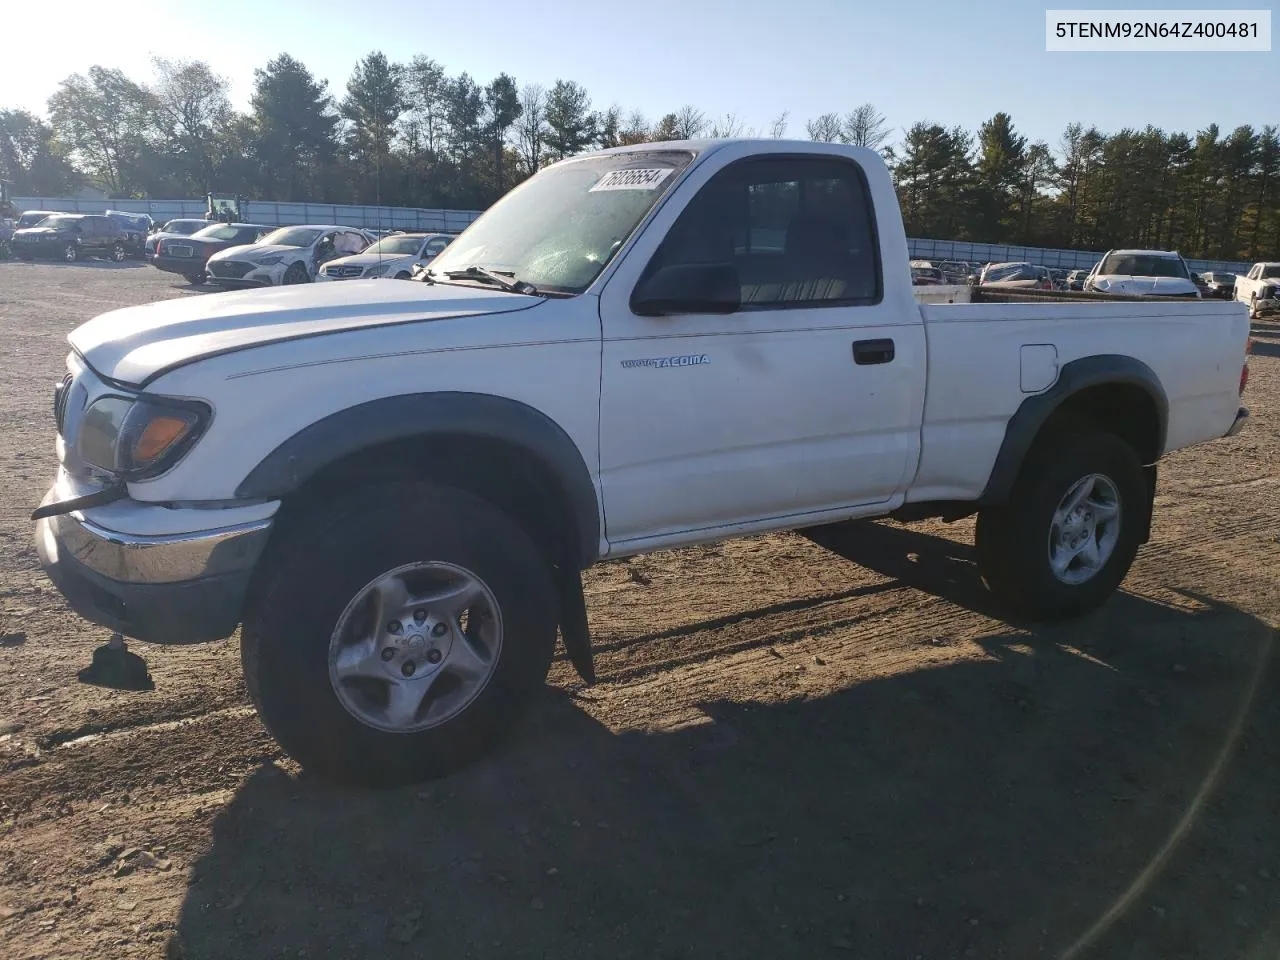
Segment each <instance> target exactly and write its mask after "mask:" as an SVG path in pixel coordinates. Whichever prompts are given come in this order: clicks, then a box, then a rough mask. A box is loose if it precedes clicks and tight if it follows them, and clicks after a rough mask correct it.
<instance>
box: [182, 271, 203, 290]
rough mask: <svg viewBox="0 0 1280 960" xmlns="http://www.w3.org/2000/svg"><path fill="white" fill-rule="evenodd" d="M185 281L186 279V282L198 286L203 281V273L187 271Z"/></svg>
mask: <svg viewBox="0 0 1280 960" xmlns="http://www.w3.org/2000/svg"><path fill="white" fill-rule="evenodd" d="M186 281H187V283H189V284H191V285H192V286H193V287H198V286H200V285H201V284H202V283H204V274H203V273H188V274H187V275H186Z"/></svg>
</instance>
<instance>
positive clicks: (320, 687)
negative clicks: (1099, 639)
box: [33, 140, 1249, 782]
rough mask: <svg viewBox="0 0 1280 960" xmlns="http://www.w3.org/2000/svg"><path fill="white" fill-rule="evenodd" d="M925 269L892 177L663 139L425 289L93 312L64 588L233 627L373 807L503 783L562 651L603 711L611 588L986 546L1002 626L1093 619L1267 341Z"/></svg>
mask: <svg viewBox="0 0 1280 960" xmlns="http://www.w3.org/2000/svg"><path fill="white" fill-rule="evenodd" d="M908 260H909V257H908V253H907V242H906V237H905V235H904V233H903V226H902V220H901V217H900V215H899V210H898V202H897V199H896V197H895V194H894V189H893V184H892V182H891V180H890V176H889V172H888V170H887V169H886V168H885V165H884V163H883V162H882V160H881V159H880V157H879V156H878V155H877V154H876V153H874V152H873V151H870V150H864V149H860V148H856V147H847V146H841V145H835V144H826V143H807V142H806V143H791V142H782V141H773V140H770V141H751V140H739V141H715V142H677V143H656V144H644V145H642V146H637V147H628V148H621V149H616V150H607V151H603V152H600V153H594V154H589V155H585V156H580V157H575V158H572V159H569V160H565V161H562V162H560V163H557V164H555V165H553V166H551V167H548V168H546V169H544V170H542V171H541V172H540V173H538V174H537V175H536V176H534V177H533V178H531V179H530V180H528V181H526V182H525V183H523V184H522V185H520V186H519V187H517V188H516V189H514V190H513V191H511V192H510V193H509V194H507V195H506V196H505V197H503V198H502V199H501V200H500V201H499V202H498V203H496V204H495V205H494V206H493V207H492V208H491V209H489V210H488V211H487V212H486V213H485V214H484V215H483V216H482V217H481V218H480V219H479V220H477V221H476V222H475V223H474V224H473V225H472V226H471V227H470V228H468V229H467V230H466V231H465V232H464V233H463V234H462V235H461V236H459V237H458V239H456V240H455V241H454V242H453V244H452V245H450V246H449V248H448V249H446V250H445V251H444V252H443V253H442V254H440V256H439V257H438V258H437V259H436V260H435V262H434V263H433V264H432V265H431V269H430V270H429V271H428V273H427V274H426V275H425V277H424V279H425V282H422V283H418V282H408V283H378V282H375V281H372V280H367V281H366V280H355V281H351V282H347V283H332V284H318V285H314V286H313V285H307V286H303V287H296V288H279V289H269V290H261V291H253V292H242V293H221V294H215V295H209V296H203V297H191V298H185V299H181V300H170V301H166V302H161V303H153V304H148V305H145V306H138V307H130V308H126V309H122V310H116V311H113V312H111V313H107V314H104V315H102V316H100V317H98V318H96V319H94V320H92V321H90V322H88V323H86V324H84V325H83V326H81V327H79V328H78V329H76V330H75V331H73V332H72V333H71V334H70V337H69V340H70V343H71V347H72V351H71V354H70V356H69V358H68V365H67V374H66V377H65V379H64V380H63V381H62V383H61V384H60V385H59V386H58V387H57V390H56V392H55V399H54V414H55V418H56V422H57V430H58V438H57V444H56V445H57V454H58V459H59V467H58V473H57V478H56V481H55V483H54V485H53V487H52V489H51V490H50V491H49V494H48V496H47V497H46V498H45V501H44V502H43V504H42V505H41V506H40V508H39V509H38V510H36V512H35V515H34V517H33V519H35V520H36V521H37V524H36V541H37V545H38V550H39V554H40V557H41V559H42V562H43V565H44V568H45V570H46V571H47V573H48V575H49V576H50V578H51V579H52V580H53V581H54V582H55V583H56V584H57V585H58V587H59V588H60V589H61V591H62V592H63V594H64V595H65V596H66V598H67V599H68V601H69V602H70V604H71V606H72V608H73V609H74V610H75V611H77V612H79V613H80V614H81V615H83V616H84V617H86V618H87V619H89V620H91V621H93V622H95V623H98V624H102V625H104V626H107V627H109V628H111V629H113V630H116V631H119V632H121V633H123V634H125V635H127V636H131V637H136V638H140V639H143V640H147V641H154V642H159V643H189V642H196V641H203V640H210V639H214V638H222V637H227V636H229V635H230V634H232V633H233V631H234V630H235V629H236V627H237V625H242V632H241V649H242V658H243V665H244V670H245V674H246V680H247V684H248V688H249V691H250V694H251V695H252V697H253V699H254V702H255V703H256V705H257V707H258V709H259V712H260V714H261V716H262V718H263V721H264V722H265V723H266V725H267V727H268V728H269V729H270V730H271V731H272V733H273V735H274V736H275V737H276V738H277V739H278V741H279V742H280V743H281V745H282V746H283V747H284V748H285V749H286V750H287V751H288V752H289V753H290V754H291V755H293V756H294V757H295V758H297V759H298V760H299V761H300V762H301V763H303V764H304V765H305V766H306V767H308V768H310V769H312V770H314V771H317V772H319V773H321V774H322V775H327V776H331V777H335V778H342V779H348V780H358V781H366V782H404V781H411V780H414V779H419V778H422V777H427V776H433V775H438V774H440V773H442V772H444V771H446V770H449V769H451V768H453V767H455V766H457V765H458V764H460V763H463V762H466V761H467V760H469V759H470V758H472V757H475V756H476V755H477V754H478V753H480V752H481V751H483V750H484V749H485V748H486V746H487V745H488V744H490V743H491V742H492V741H493V739H494V738H495V737H496V736H498V735H500V734H502V733H503V732H504V731H505V730H507V729H509V728H510V727H511V726H512V725H514V724H516V723H517V721H518V717H519V711H520V709H521V707H522V706H523V705H524V704H525V703H527V702H528V700H529V699H530V697H531V695H532V694H533V693H534V692H535V691H536V690H537V689H538V688H539V687H540V686H541V684H542V683H543V681H544V679H545V677H546V673H547V670H548V668H549V664H550V662H551V658H552V653H553V648H554V647H555V644H556V635H557V629H558V630H559V632H560V635H561V637H562V639H563V641H564V644H565V648H566V650H567V653H568V655H569V657H570V659H571V660H572V661H573V663H574V665H575V666H576V667H577V668H578V670H579V672H580V673H582V674H583V676H584V678H586V679H587V680H588V681H590V680H591V679H592V678H593V669H592V660H591V647H590V639H589V636H588V633H587V621H586V611H585V605H584V601H583V592H582V580H581V571H582V570H584V569H586V568H587V567H590V566H591V565H592V564H594V563H596V562H597V561H600V560H602V559H605V558H615V557H622V556H626V555H629V554H637V553H643V552H646V551H652V550H662V549H667V548H671V547H680V546H685V545H688V544H695V543H701V542H707V541H715V540H720V539H724V538H727V537H734V536H742V535H747V534H754V533H760V532H763V531H770V530H785V529H791V528H800V527H812V526H817V525H821V524H830V523H835V522H839V521H845V520H850V519H853V518H866V517H885V516H890V517H894V518H897V519H908V520H909V519H913V518H921V517H926V516H941V517H943V518H948V519H952V518H960V517H963V516H968V515H972V514H975V513H976V514H977V517H978V523H977V557H978V562H979V566H980V572H981V574H982V576H983V577H984V578H985V581H986V583H987V584H988V585H989V587H990V589H991V590H992V591H993V592H994V593H995V594H996V595H998V596H999V597H1000V598H1001V599H1002V600H1003V601H1004V602H1006V603H1007V604H1008V606H1009V607H1011V608H1015V609H1016V610H1017V611H1019V612H1020V613H1021V614H1022V615H1024V616H1029V617H1034V618H1052V617H1063V616H1069V615H1073V614H1078V613H1081V612H1082V611H1086V610H1089V609H1091V608H1094V607H1096V606H1098V605H1099V604H1100V603H1102V602H1103V601H1104V600H1105V599H1106V598H1107V597H1108V596H1109V595H1110V594H1111V593H1112V592H1113V591H1115V590H1116V588H1117V586H1118V585H1119V584H1120V582H1121V580H1122V579H1123V578H1124V576H1125V574H1126V572H1127V571H1128V569H1129V566H1130V564H1131V563H1132V561H1133V559H1134V555H1135V553H1136V552H1137V550H1138V548H1139V545H1140V544H1141V543H1143V542H1144V541H1146V539H1147V538H1148V531H1149V526H1150V521H1151V516H1150V514H1151V506H1152V502H1153V491H1154V488H1155V479H1156V467H1155V464H1156V462H1157V461H1158V460H1159V459H1160V458H1161V457H1162V456H1163V455H1164V454H1166V453H1168V452H1169V451H1171V450H1176V449H1178V448H1180V447H1185V446H1187V445H1189V444H1196V443H1203V442H1205V441H1209V440H1213V439H1215V438H1218V437H1222V436H1224V435H1230V434H1233V433H1235V432H1236V431H1237V430H1239V429H1240V428H1241V427H1242V425H1243V424H1244V422H1245V418H1246V417H1247V416H1248V413H1247V411H1246V410H1245V409H1244V408H1243V407H1242V406H1241V405H1240V404H1241V395H1242V393H1243V391H1244V384H1245V380H1246V378H1247V366H1246V359H1247V341H1248V330H1249V325H1248V319H1247V317H1246V315H1245V314H1246V311H1245V309H1244V307H1243V306H1242V305H1241V304H1234V303H1226V302H1213V301H1207V300H1206V301H1197V300H1193V301H1184V302H1171V301H1164V300H1160V299H1146V300H1143V301H1132V302H1103V303H1098V302H1073V301H1071V300H1067V299H1064V300H1063V301H1061V302H1045V297H1046V296H1047V295H1045V294H1041V295H1040V296H1039V302H1033V303H1027V302H1018V301H1017V299H1016V298H1017V294H1016V292H1006V293H1005V294H1004V296H1005V297H1006V298H1007V299H1008V300H1010V302H1002V303H996V304H992V303H982V302H973V303H929V304H924V305H922V304H919V303H917V301H916V299H915V298H914V297H913V291H912V284H911V275H910V271H909V268H908ZM1060 296H1062V297H1064V298H1065V297H1068V296H1070V295H1066V294H1062V295H1060Z"/></svg>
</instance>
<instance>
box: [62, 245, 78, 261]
mask: <svg viewBox="0 0 1280 960" xmlns="http://www.w3.org/2000/svg"><path fill="white" fill-rule="evenodd" d="M62 259H63V260H65V261H66V262H67V263H75V262H76V261H77V260H79V259H80V248H79V247H77V246H76V245H75V244H74V243H68V244H67V245H66V246H65V247H63V248H62Z"/></svg>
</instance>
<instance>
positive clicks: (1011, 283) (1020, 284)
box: [978, 261, 1053, 290]
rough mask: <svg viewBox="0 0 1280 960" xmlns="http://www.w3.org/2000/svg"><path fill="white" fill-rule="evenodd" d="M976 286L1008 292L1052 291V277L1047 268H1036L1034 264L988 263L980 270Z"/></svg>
mask: <svg viewBox="0 0 1280 960" xmlns="http://www.w3.org/2000/svg"><path fill="white" fill-rule="evenodd" d="M978 284H979V285H980V286H983V287H1000V288H1008V289H1010V290H1052V289H1053V277H1051V276H1050V275H1049V268H1048V267H1038V266H1036V265H1035V264H1034V263H1026V262H1024V261H1018V262H1009V263H989V264H987V265H986V266H985V267H983V268H982V273H981V274H979V276H978Z"/></svg>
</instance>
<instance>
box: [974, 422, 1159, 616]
mask: <svg viewBox="0 0 1280 960" xmlns="http://www.w3.org/2000/svg"><path fill="white" fill-rule="evenodd" d="M1090 474H1099V475H1101V476H1103V477H1105V478H1107V479H1108V480H1110V482H1111V483H1112V485H1113V486H1114V488H1115V490H1116V492H1117V493H1118V495H1119V501H1120V513H1119V517H1118V521H1117V522H1118V525H1119V535H1118V538H1117V540H1116V542H1115V546H1114V548H1113V549H1112V552H1111V555H1110V556H1109V557H1108V558H1107V559H1106V561H1105V562H1103V563H1102V565H1101V567H1100V568H1099V569H1098V570H1097V571H1096V572H1095V573H1094V574H1093V575H1092V576H1091V577H1090V578H1089V579H1087V580H1085V581H1084V582H1082V583H1078V584H1069V583H1065V582H1063V581H1062V580H1061V579H1059V578H1058V577H1057V576H1056V575H1055V574H1054V572H1053V569H1052V567H1051V565H1050V562H1049V539H1050V535H1051V529H1052V526H1053V516H1054V513H1055V511H1056V510H1057V508H1058V506H1059V504H1060V503H1061V502H1062V500H1063V498H1064V497H1065V496H1066V494H1067V493H1068V491H1070V490H1071V489H1072V488H1073V487H1074V486H1075V484H1076V483H1077V482H1079V481H1080V480H1081V479H1083V478H1084V477H1087V476H1089V475H1090ZM1150 509H1151V505H1150V504H1149V503H1148V497H1147V487H1146V483H1145V478H1144V477H1143V472H1142V464H1141V463H1140V462H1139V460H1138V457H1137V455H1136V454H1135V453H1134V451H1133V448H1132V447H1130V446H1129V445H1128V444H1127V443H1125V442H1124V441H1123V440H1121V439H1120V438H1119V437H1117V436H1114V435H1113V434H1109V433H1101V432H1083V433H1082V432H1069V433H1055V434H1053V435H1050V436H1047V437H1046V438H1044V440H1043V441H1040V442H1038V443H1037V444H1036V446H1035V447H1034V448H1033V449H1032V451H1031V453H1030V454H1029V455H1028V457H1027V461H1026V463H1025V464H1024V465H1023V468H1022V472H1021V473H1020V474H1019V476H1018V480H1017V482H1016V483H1015V484H1014V488H1013V492H1012V494H1011V496H1010V498H1009V503H1008V505H1006V506H1003V507H995V508H987V509H985V510H982V511H980V512H979V514H978V523H977V534H976V544H975V546H976V553H977V560H978V572H979V573H980V574H981V575H982V579H983V580H984V581H985V582H986V584H987V588H988V589H989V590H990V591H991V592H992V594H993V595H995V596H996V597H997V598H998V599H999V600H1000V601H1001V602H1002V603H1003V604H1005V605H1006V606H1008V607H1010V608H1011V609H1013V610H1014V611H1016V612H1017V613H1019V614H1021V615H1023V616H1025V617H1027V618H1029V619H1032V620H1057V619H1063V618H1067V617H1074V616H1079V615H1081V614H1084V613H1087V612H1089V611H1091V610H1093V609H1096V608H1097V607H1099V606H1101V605H1102V604H1103V603H1104V602H1105V601H1106V600H1107V598H1108V597H1110V596H1111V594H1113V593H1114V592H1115V591H1116V589H1117V588H1118V587H1119V586H1120V583H1121V581H1123V580H1124V578H1125V576H1126V575H1127V574H1128V572H1129V567H1130V566H1132V564H1133V559H1134V557H1135V556H1136V555H1137V552H1138V547H1139V546H1140V541H1141V539H1142V529H1143V527H1144V525H1145V520H1146V517H1147V511H1149V510H1150Z"/></svg>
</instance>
